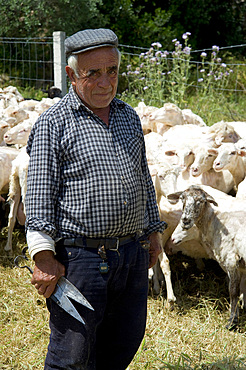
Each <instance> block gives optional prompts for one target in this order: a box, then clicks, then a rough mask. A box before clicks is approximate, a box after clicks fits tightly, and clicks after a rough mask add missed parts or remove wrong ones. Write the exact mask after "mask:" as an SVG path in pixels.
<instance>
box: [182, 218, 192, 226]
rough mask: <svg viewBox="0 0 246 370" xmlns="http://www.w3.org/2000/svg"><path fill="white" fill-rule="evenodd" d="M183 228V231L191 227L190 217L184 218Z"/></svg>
mask: <svg viewBox="0 0 246 370" xmlns="http://www.w3.org/2000/svg"><path fill="white" fill-rule="evenodd" d="M182 224H183V225H182V227H183V229H187V228H188V227H189V224H190V220H189V218H188V217H186V216H184V217H182Z"/></svg>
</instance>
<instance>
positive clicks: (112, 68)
mask: <svg viewBox="0 0 246 370" xmlns="http://www.w3.org/2000/svg"><path fill="white" fill-rule="evenodd" d="M117 69H118V67H117V65H114V66H111V67H108V68H107V71H116V70H117ZM100 70H101V69H100V68H98V69H89V71H88V72H87V76H90V75H92V74H93V73H97V72H100Z"/></svg>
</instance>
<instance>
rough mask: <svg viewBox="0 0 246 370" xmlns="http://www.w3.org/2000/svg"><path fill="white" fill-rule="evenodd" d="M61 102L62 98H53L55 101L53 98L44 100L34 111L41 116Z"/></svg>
mask: <svg viewBox="0 0 246 370" xmlns="http://www.w3.org/2000/svg"><path fill="white" fill-rule="evenodd" d="M59 100H60V98H58V97H56V98H53V99H51V98H42V100H41V101H40V102H38V103H37V104H36V105H35V108H34V110H35V111H36V112H37V113H38V114H39V115H40V114H42V113H43V112H44V111H46V110H47V109H49V108H50V107H51V106H52V105H54V104H55V103H57V102H58V101H59Z"/></svg>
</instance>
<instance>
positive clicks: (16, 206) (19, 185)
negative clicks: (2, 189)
mask: <svg viewBox="0 0 246 370" xmlns="http://www.w3.org/2000/svg"><path fill="white" fill-rule="evenodd" d="M28 164H29V156H28V154H27V153H26V147H25V146H24V147H23V148H21V149H20V151H19V154H18V156H17V157H16V158H15V159H14V160H13V162H12V170H11V175H10V184H9V193H8V201H9V202H10V211H9V217H8V238H7V243H6V245H5V248H4V249H5V251H8V252H11V251H12V233H13V230H14V226H15V222H16V217H17V213H18V211H21V208H22V207H23V212H22V216H21V219H22V222H21V223H23V222H24V221H25V196H26V190H27V170H28Z"/></svg>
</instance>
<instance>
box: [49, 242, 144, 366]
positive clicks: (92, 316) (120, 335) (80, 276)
mask: <svg viewBox="0 0 246 370" xmlns="http://www.w3.org/2000/svg"><path fill="white" fill-rule="evenodd" d="M119 253H120V255H119V254H118V253H117V252H115V251H110V250H107V262H108V265H109V271H108V273H106V274H102V273H101V272H100V271H99V264H100V262H102V259H101V257H100V256H99V255H98V251H97V249H92V248H91V249H90V248H81V247H70V246H62V247H60V248H59V249H58V248H57V259H58V260H59V261H60V262H61V263H63V264H64V265H65V266H66V277H67V278H68V280H70V281H71V282H72V283H73V284H74V285H75V286H76V287H77V288H78V289H79V290H80V291H81V292H82V293H83V294H84V296H85V297H86V298H87V300H88V301H89V302H90V303H91V305H92V306H93V307H94V309H95V311H92V310H89V309H88V308H86V307H84V306H82V305H81V304H78V303H76V302H74V301H73V302H72V303H73V304H74V306H75V307H76V309H77V310H78V312H79V313H80V315H81V316H82V317H83V319H84V320H85V322H86V324H85V325H83V324H81V323H80V322H79V321H78V320H76V319H74V318H73V317H72V316H70V315H69V314H68V313H66V312H65V311H64V310H63V309H61V308H59V306H58V305H57V304H56V303H54V302H53V301H52V300H50V299H48V300H47V306H48V309H49V311H50V329H51V335H50V343H49V346H48V353H47V356H46V361H45V367H44V369H45V370H50V369H64V370H70V369H71V370H72V369H74V370H75V369H76V370H78V369H86V370H105V369H107V370H124V369H126V368H127V366H128V365H129V364H130V362H131V360H132V359H133V357H134V355H135V353H136V352H137V350H138V347H139V345H140V343H141V341H142V339H143V336H144V332H145V325H146V316H147V294H148V262H149V254H148V251H146V250H144V249H143V248H142V247H141V245H140V243H139V242H130V243H128V244H126V245H123V246H122V247H119Z"/></svg>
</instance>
